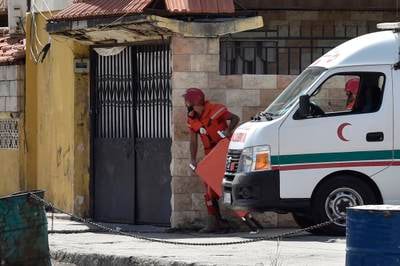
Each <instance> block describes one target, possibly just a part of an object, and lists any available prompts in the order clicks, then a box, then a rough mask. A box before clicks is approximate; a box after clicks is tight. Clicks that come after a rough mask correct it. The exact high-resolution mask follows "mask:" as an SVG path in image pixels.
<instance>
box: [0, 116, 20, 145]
mask: <svg viewBox="0 0 400 266" xmlns="http://www.w3.org/2000/svg"><path fill="white" fill-rule="evenodd" d="M18 147H19V130H18V120H13V119H2V120H0V149H7V150H9V149H11V150H13V149H18Z"/></svg>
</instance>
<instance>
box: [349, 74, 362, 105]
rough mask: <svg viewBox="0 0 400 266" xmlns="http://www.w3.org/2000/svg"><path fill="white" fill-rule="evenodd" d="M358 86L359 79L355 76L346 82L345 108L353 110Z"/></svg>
mask: <svg viewBox="0 0 400 266" xmlns="http://www.w3.org/2000/svg"><path fill="white" fill-rule="evenodd" d="M359 86H360V80H359V79H357V78H353V79H350V80H348V81H347V82H346V85H345V91H346V94H347V102H346V109H347V110H353V108H354V104H355V102H356V98H357V95H358V89H359Z"/></svg>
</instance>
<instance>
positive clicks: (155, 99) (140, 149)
mask: <svg viewBox="0 0 400 266" xmlns="http://www.w3.org/2000/svg"><path fill="white" fill-rule="evenodd" d="M96 50H97V51H99V52H100V50H101V48H100V49H99V48H94V49H93V50H92V55H91V65H92V67H91V71H92V72H91V75H92V77H91V81H92V82H91V83H92V86H91V87H92V90H91V106H92V108H91V110H92V166H93V174H92V175H93V176H92V180H93V183H92V188H93V189H92V192H93V194H92V195H93V216H94V218H95V219H96V220H98V221H105V222H123V223H136V224H169V221H170V215H171V206H170V199H171V188H170V183H171V173H170V162H171V138H170V120H171V118H170V117H171V107H172V105H171V85H170V77H171V71H170V63H169V58H170V50H169V44H168V43H157V44H151V45H149V44H146V45H133V46H128V47H114V50H116V51H117V54H116V55H108V56H102V55H99V53H97V52H96ZM121 50H122V51H121ZM103 51H104V50H103ZM118 52H119V53H118ZM100 54H103V53H102V52H100Z"/></svg>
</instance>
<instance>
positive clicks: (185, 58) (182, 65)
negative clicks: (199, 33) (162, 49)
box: [172, 55, 190, 72]
mask: <svg viewBox="0 0 400 266" xmlns="http://www.w3.org/2000/svg"><path fill="white" fill-rule="evenodd" d="M172 66H173V67H172V71H173V72H187V71H190V55H174V56H173V57H172Z"/></svg>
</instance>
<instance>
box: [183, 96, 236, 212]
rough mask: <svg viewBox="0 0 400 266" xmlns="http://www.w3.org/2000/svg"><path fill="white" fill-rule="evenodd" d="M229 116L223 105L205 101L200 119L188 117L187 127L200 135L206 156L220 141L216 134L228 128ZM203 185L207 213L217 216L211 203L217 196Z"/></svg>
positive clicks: (214, 205) (215, 209) (216, 209)
mask: <svg viewBox="0 0 400 266" xmlns="http://www.w3.org/2000/svg"><path fill="white" fill-rule="evenodd" d="M230 116H231V114H230V112H229V111H228V109H227V108H226V107H225V106H224V105H222V104H214V103H210V102H208V101H206V102H205V104H204V111H203V113H202V114H201V116H200V117H188V121H187V122H188V127H189V129H190V130H191V131H192V132H194V133H196V134H199V135H200V139H201V141H202V142H203V146H204V151H205V154H206V155H207V154H208V153H209V152H210V151H211V150H212V149H213V148H214V147H215V146H216V145H217V144H218V142H219V141H220V140H222V137H221V136H220V135H219V134H218V132H219V131H220V132H224V131H225V130H226V129H227V128H228V124H227V120H228V119H229V118H230ZM204 185H205V187H206V192H205V194H204V199H205V201H206V206H207V211H208V213H209V214H211V215H217V214H218V207H217V206H218V205H216V204H215V202H213V201H218V199H219V195H217V193H215V191H214V190H212V189H211V187H210V186H208V185H207V184H206V183H205V184H204Z"/></svg>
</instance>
